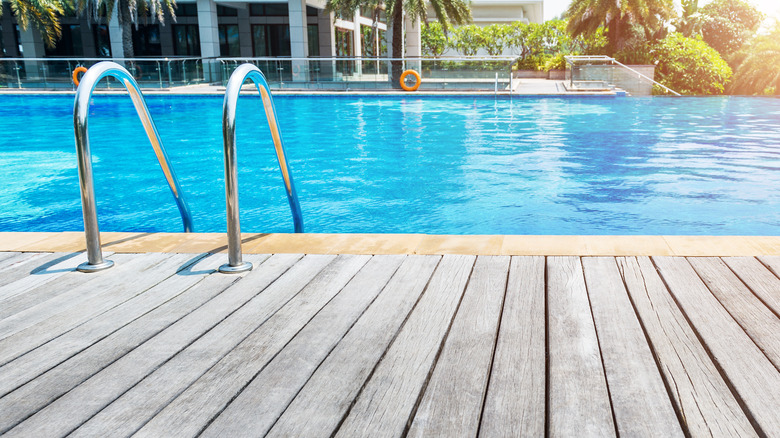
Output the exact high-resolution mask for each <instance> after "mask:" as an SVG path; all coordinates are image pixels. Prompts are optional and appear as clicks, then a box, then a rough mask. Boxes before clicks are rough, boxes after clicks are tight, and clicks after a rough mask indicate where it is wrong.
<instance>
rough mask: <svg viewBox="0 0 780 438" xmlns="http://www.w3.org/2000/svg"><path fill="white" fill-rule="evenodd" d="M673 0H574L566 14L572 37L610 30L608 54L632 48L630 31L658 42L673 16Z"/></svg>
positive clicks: (608, 34)
mask: <svg viewBox="0 0 780 438" xmlns="http://www.w3.org/2000/svg"><path fill="white" fill-rule="evenodd" d="M673 12H674V5H673V3H672V0H573V1H572V2H571V5H569V9H568V10H567V15H568V17H569V25H568V30H569V32H570V33H571V34H572V36H573V37H575V38H576V37H578V36H580V35H585V36H589V35H594V34H595V33H596V31H597V30H598V28H599V27H601V26H604V27H605V28H606V29H607V32H606V34H607V41H608V45H607V51H608V52H609V53H608V54H609V55H613V54H614V53H615V52H618V51H620V50H621V49H623V48H625V47H626V46H628V45H629V38H626V37H627V36H628V35H629V33H630V32H632V31H634V32H635V31H636V30H637V29H638V30H639V31H640V33H643V34H644V35H643V37H645V38H647V39H655V38H657V37H658V34H659V32H662V31H663V30H664V25H665V22H666V21H667V20H668V19H669V18H670V17H671V16H672V14H673Z"/></svg>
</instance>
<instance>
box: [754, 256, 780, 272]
mask: <svg viewBox="0 0 780 438" xmlns="http://www.w3.org/2000/svg"><path fill="white" fill-rule="evenodd" d="M758 259H759V260H760V261H761V263H763V264H764V265H766V267H767V268H769V270H771V271H772V273H773V274H775V275H776V276H778V277H780V256H761V257H758Z"/></svg>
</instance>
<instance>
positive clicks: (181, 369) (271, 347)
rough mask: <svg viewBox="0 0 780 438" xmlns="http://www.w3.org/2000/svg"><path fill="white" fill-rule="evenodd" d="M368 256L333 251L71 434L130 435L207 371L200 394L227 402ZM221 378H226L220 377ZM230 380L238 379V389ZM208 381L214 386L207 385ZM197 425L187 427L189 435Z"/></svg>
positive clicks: (341, 286) (227, 322)
mask: <svg viewBox="0 0 780 438" xmlns="http://www.w3.org/2000/svg"><path fill="white" fill-rule="evenodd" d="M369 259H370V256H367V255H361V256H355V255H340V256H338V257H337V258H336V260H334V261H333V262H332V263H330V264H329V265H328V266H326V267H325V268H324V269H323V270H322V271H321V272H320V273H319V274H318V275H317V276H316V277H314V279H313V280H312V281H311V282H310V283H309V284H307V285H306V287H305V288H303V289H302V290H300V289H299V290H300V293H299V294H297V295H296V296H295V297H293V298H292V299H291V300H290V301H289V302H288V303H287V304H285V305H284V307H282V308H281V309H279V310H278V311H277V312H275V313H267V314H264V313H262V311H256V312H252V313H248V312H245V311H243V309H241V310H239V311H237V312H236V313H234V314H233V315H231V317H229V318H227V319H226V320H225V321H223V322H222V323H220V324H219V325H218V326H217V327H215V328H214V330H212V331H210V332H209V333H206V334H205V335H204V336H203V337H202V338H200V339H198V340H197V341H195V342H194V343H193V344H192V345H190V346H188V347H187V348H186V349H184V350H182V351H181V352H180V353H179V354H177V355H176V356H175V357H174V358H172V359H171V360H170V361H169V362H167V363H166V364H165V365H163V366H162V367H160V368H158V369H157V370H155V371H154V373H152V374H151V375H149V376H147V377H146V378H145V379H144V380H143V381H141V382H139V384H138V385H136V386H135V387H133V388H132V389H131V390H130V391H128V392H126V393H125V394H123V395H122V396H121V397H120V398H118V399H117V400H116V401H114V402H113V403H111V404H110V405H108V406H106V407H105V408H104V409H103V410H102V411H100V412H99V413H98V414H97V415H95V416H94V417H93V418H91V419H90V420H89V421H87V422H86V423H85V424H83V425H82V426H81V427H79V428H78V429H77V430H75V431H74V432H73V433H72V434H71V436H72V437H74V438H76V437H80V436H83V437H86V436H89V437H94V436H107V435H109V434H114V435H129V434H131V433H134V432H137V431H138V429H139V428H140V427H141V426H143V425H144V424H145V423H146V422H147V421H149V419H151V418H152V416H154V415H155V414H156V413H158V412H160V410H161V409H163V408H164V407H165V406H166V405H167V404H168V403H170V402H171V401H173V399H174V398H175V397H176V396H177V395H179V394H181V393H182V391H185V390H186V389H187V387H189V386H190V385H192V384H193V383H194V382H195V381H196V380H197V379H198V378H200V377H202V376H203V375H204V373H206V372H207V371H209V370H211V372H210V373H209V377H206V378H205V383H206V384H205V385H199V386H198V390H202V391H205V390H206V389H207V388H208V389H209V392H208V393H205V394H204V395H205V396H212V397H219V395H218V393H220V392H221V391H222V390H223V389H224V390H226V391H227V392H228V393H229V394H228V395H229V397H228V398H227V399H226V400H225V403H227V402H228V401H229V400H230V398H232V395H233V394H235V393H233V394H230V393H231V392H232V391H233V390H234V389H235V390H236V391H238V390H240V388H241V387H243V384H242V383H246V382H248V381H249V380H251V378H252V377H253V376H254V374H255V372H256V371H259V370H256V369H255V368H254V367H253V366H252V365H250V364H258V365H259V366H263V365H264V364H267V363H268V361H270V360H271V358H273V357H274V356H275V355H276V354H277V353H278V352H279V351H280V350H281V349H282V348H283V347H284V346H285V345H286V344H287V343H288V342H290V339H292V337H293V336H295V334H296V333H298V331H300V330H301V328H302V327H303V326H304V325H306V323H307V322H308V321H309V320H311V319H312V317H314V315H315V314H317V312H318V311H320V309H322V308H323V307H324V306H325V305H326V304H327V303H328V302H329V301H330V300H331V299H333V297H334V296H336V294H338V292H339V291H340V290H341V289H342V288H343V287H344V286H345V285H346V284H347V283H348V282H349V281H350V280H351V279H352V278H353V277H354V276H355V274H356V273H357V272H358V271H359V270H360V268H362V267H363V266H364V265H365V264H366V263H367V262H368V260H369ZM263 310H265V309H263ZM244 372H246V375H245V374H244ZM220 379H225V380H224V381H221V382H220ZM216 382H219V383H216ZM230 382H234V383H236V382H237V383H238V385H237V386H238V388H235V387H233V386H232V385H231V383H230ZM212 383H214V384H216V385H217V386H215V387H210V386H209V385H211V384H212ZM188 401H189V400H185V401H184V403H185V404H186V403H187V402H188ZM177 406H178V405H177ZM177 406H174V408H177ZM223 406H224V405H223ZM198 408H203V406H202V405H198V404H196V406H195V407H194V409H195V410H198ZM186 409H187V407H184V410H186ZM177 412H178V413H180V412H181V410H178V411H177ZM206 414H208V413H206ZM214 414H216V412H215V413H214ZM174 415H175V413H174ZM199 430H200V428H198V429H196V430H195V431H192V432H193V435H194V434H195V433H197V432H198V431H199ZM183 434H186V432H183V433H181V434H180V433H178V432H177V435H183ZM151 435H154V433H152V434H151Z"/></svg>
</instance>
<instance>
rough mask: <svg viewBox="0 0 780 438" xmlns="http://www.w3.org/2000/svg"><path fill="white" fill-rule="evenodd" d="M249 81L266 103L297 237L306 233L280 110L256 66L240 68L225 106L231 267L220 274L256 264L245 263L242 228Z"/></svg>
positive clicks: (232, 79) (230, 83)
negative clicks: (242, 134)
mask: <svg viewBox="0 0 780 438" xmlns="http://www.w3.org/2000/svg"><path fill="white" fill-rule="evenodd" d="M247 79H251V80H252V82H254V84H255V87H257V91H258V92H259V93H260V96H261V97H262V99H263V108H264V109H265V117H266V119H268V127H269V128H270V130H271V137H272V138H273V141H274V149H275V150H276V159H277V160H278V161H279V169H280V170H281V172H282V179H283V180H284V188H285V191H286V192H287V200H288V201H289V203H290V210H291V211H292V216H293V224H294V226H295V232H296V233H302V232H303V214H302V213H301V206H300V204H299V203H298V193H297V192H296V191H295V184H294V183H293V177H292V172H290V168H289V166H288V164H287V154H285V152H284V142H283V141H282V134H281V132H280V131H279V125H278V124H277V118H276V107H275V106H274V101H273V99H272V98H271V89H270V88H269V87H268V82H267V81H266V80H265V76H263V73H262V72H261V71H260V69H259V68H257V67H256V66H254V65H252V64H242V65H240V66H239V67H238V68H237V69H236V70H235V71H233V74H231V75H230V80H228V83H227V86H226V88H225V100H224V101H223V102H222V139H223V141H224V146H225V150H224V155H225V204H226V209H227V237H228V263H227V264H225V265H222V266H221V267H220V268H219V270H220V272H225V273H235V272H243V271H248V270H250V269H252V264H251V263H249V262H244V261H242V257H241V224H240V223H239V217H238V216H239V213H238V176H237V170H236V106H237V104H238V95H239V93H240V92H241V87H242V86H243V85H244V82H245V81H246V80H247Z"/></svg>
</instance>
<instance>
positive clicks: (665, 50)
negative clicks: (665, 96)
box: [650, 33, 732, 95]
mask: <svg viewBox="0 0 780 438" xmlns="http://www.w3.org/2000/svg"><path fill="white" fill-rule="evenodd" d="M650 54H651V55H652V56H653V57H654V58H655V59H656V61H657V62H658V66H657V67H656V70H655V76H656V80H657V81H658V82H660V83H662V84H664V85H666V86H667V87H669V88H671V89H672V90H675V91H677V92H679V93H681V94H694V95H701V94H723V92H724V88H725V85H726V84H727V83H728V82H729V80H730V79H731V75H732V71H731V67H729V65H728V64H727V63H726V61H724V60H723V58H722V57H721V56H720V54H719V53H718V52H717V51H716V50H715V49H713V48H712V47H710V46H708V45H707V43H705V42H704V41H702V40H700V39H697V38H687V37H685V36H683V35H682V34H680V33H672V34H669V35H668V36H667V37H666V38H664V39H663V40H661V41H659V42H658V43H657V44H655V45H654V46H653V47H652V48H651V49H650Z"/></svg>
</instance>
